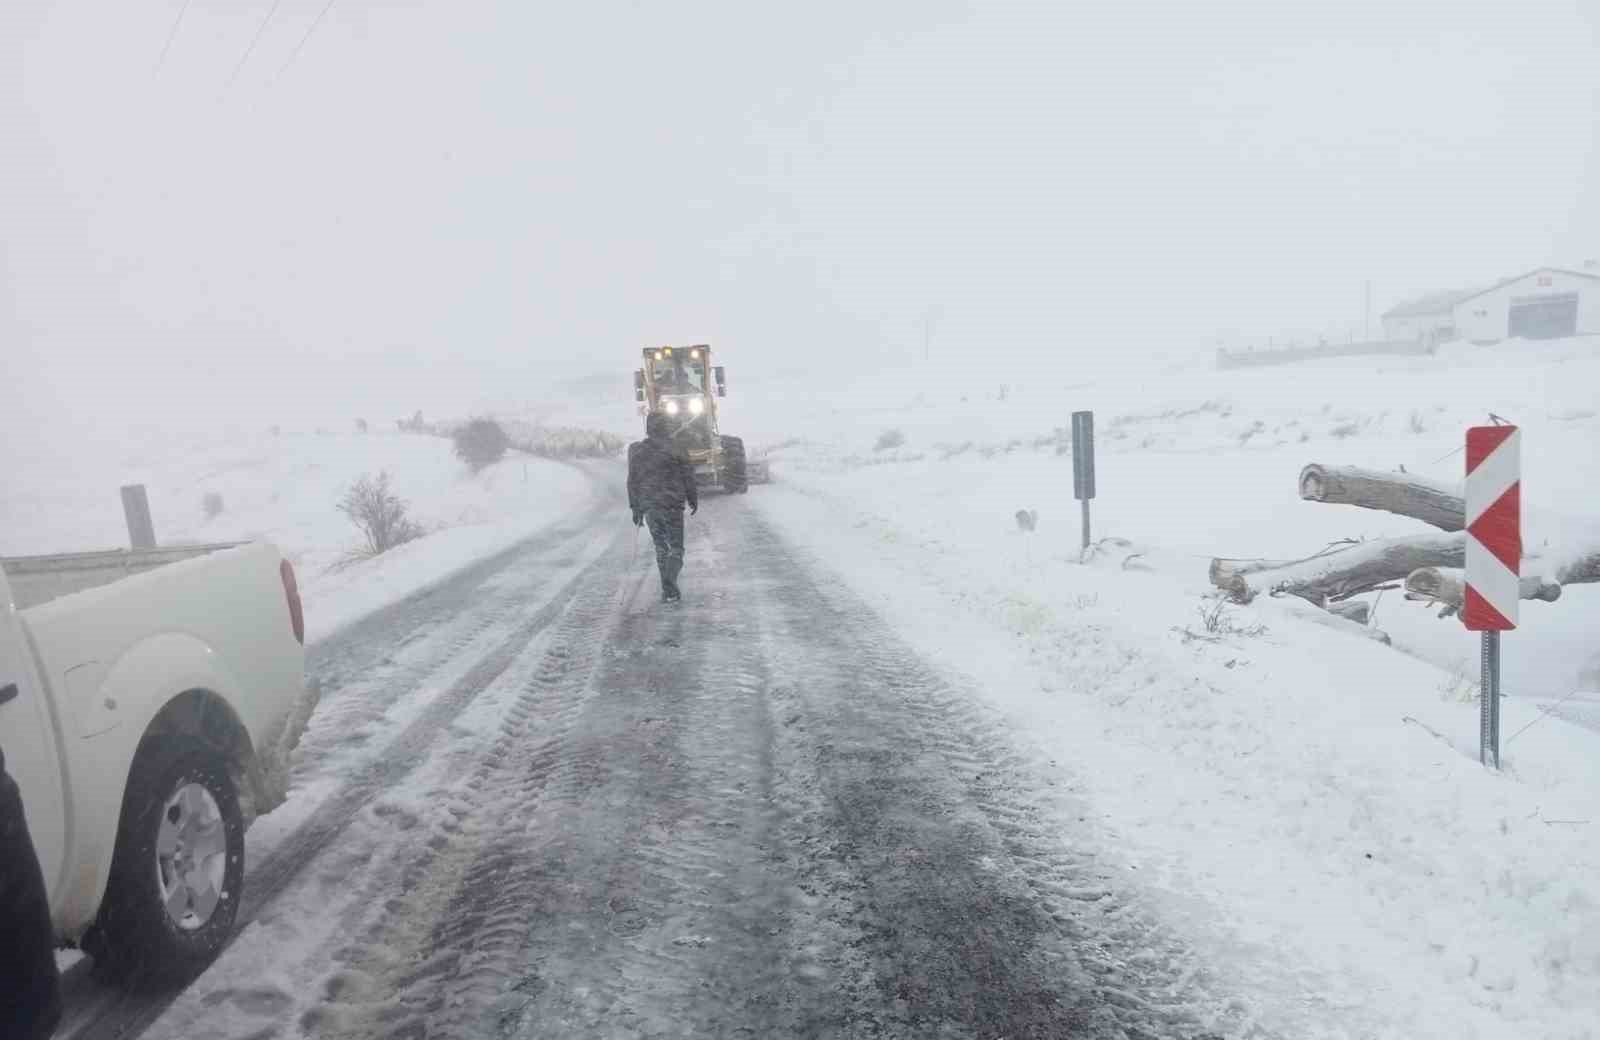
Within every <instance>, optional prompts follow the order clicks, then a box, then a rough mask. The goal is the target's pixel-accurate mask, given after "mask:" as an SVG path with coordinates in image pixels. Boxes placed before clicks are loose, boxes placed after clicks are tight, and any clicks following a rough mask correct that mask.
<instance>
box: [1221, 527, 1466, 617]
mask: <svg viewBox="0 0 1600 1040" xmlns="http://www.w3.org/2000/svg"><path fill="white" fill-rule="evenodd" d="M1464 545H1465V538H1464V536H1463V535H1461V534H1438V535H1413V536H1410V537H1405V538H1376V539H1373V540H1372V541H1367V542H1358V543H1356V544H1354V545H1351V546H1349V547H1348V548H1344V549H1338V550H1335V551H1331V552H1325V553H1320V554H1318V555H1316V556H1312V557H1308V558H1306V559H1304V560H1296V561H1294V562H1292V563H1288V564H1284V565H1282V566H1277V567H1271V568H1262V569H1259V570H1254V571H1246V572H1243V573H1240V572H1239V571H1238V570H1237V569H1224V571H1223V572H1222V573H1221V574H1219V573H1218V569H1217V566H1216V561H1213V563H1212V574H1213V579H1212V580H1213V584H1215V585H1216V586H1217V587H1218V588H1220V589H1222V590H1223V591H1224V592H1226V593H1227V594H1228V598H1230V599H1232V600H1233V601H1234V602H1235V603H1248V602H1250V601H1251V600H1252V599H1254V598H1255V597H1256V596H1258V595H1260V594H1261V593H1263V592H1265V593H1267V594H1268V595H1272V596H1281V595H1291V596H1299V597H1300V598H1301V599H1304V600H1308V601H1309V602H1311V603H1314V604H1316V605H1317V606H1319V607H1326V606H1327V604H1328V603H1330V602H1337V601H1338V600H1343V599H1349V598H1350V597H1351V596H1355V595H1359V594H1360V593H1363V592H1371V591H1372V590H1374V589H1377V588H1379V587H1382V586H1388V585H1391V584H1393V583H1397V582H1401V581H1404V580H1405V577H1406V575H1408V574H1410V573H1411V572H1412V571H1415V570H1418V569H1420V568H1423V567H1456V568H1459V567H1462V566H1464V563H1465V553H1466V550H1465V548H1464Z"/></svg>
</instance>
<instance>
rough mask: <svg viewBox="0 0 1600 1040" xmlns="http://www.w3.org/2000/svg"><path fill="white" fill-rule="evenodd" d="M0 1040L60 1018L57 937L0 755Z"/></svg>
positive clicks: (36, 1039)
mask: <svg viewBox="0 0 1600 1040" xmlns="http://www.w3.org/2000/svg"><path fill="white" fill-rule="evenodd" d="M0 936H4V937H5V938H4V939H3V940H0V1036H7V1037H18V1038H21V1040H43V1038H45V1037H48V1036H49V1035H50V1034H51V1033H52V1032H54V1031H55V1027H56V1023H57V1022H59V1021H60V1019H61V989H60V980H59V978H58V977H57V975H56V949H55V947H56V944H55V933H54V931H53V930H52V929H51V927H50V904H49V901H48V898H47V897H46V895H45V887H44V875H43V874H42V873H40V871H39V857H38V856H37V855H36V854H35V853H34V851H33V841H32V839H30V838H29V836H28V825H27V822H26V820H25V819H24V817H23V812H22V793H21V792H20V791H19V790H18V789H17V784H16V781H14V780H12V779H11V777H10V776H9V775H8V774H7V773H6V758H5V752H4V751H0Z"/></svg>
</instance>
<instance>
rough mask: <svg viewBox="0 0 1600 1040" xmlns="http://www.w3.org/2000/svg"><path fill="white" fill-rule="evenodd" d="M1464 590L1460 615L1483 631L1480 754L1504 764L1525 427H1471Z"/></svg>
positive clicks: (1489, 762) (1519, 558)
mask: <svg viewBox="0 0 1600 1040" xmlns="http://www.w3.org/2000/svg"><path fill="white" fill-rule="evenodd" d="M1465 491H1466V494H1465V499H1466V521H1467V542H1466V564H1467V581H1466V595H1465V597H1464V599H1463V601H1462V607H1461V623H1462V624H1464V625H1465V626H1466V627H1467V629H1468V630H1469V631H1473V632H1482V633H1483V695H1482V697H1483V699H1482V702H1481V706H1480V711H1479V721H1478V744H1479V747H1478V760H1479V761H1480V762H1482V763H1483V764H1484V765H1493V766H1494V767H1495V768H1496V769H1499V768H1500V633H1501V632H1506V631H1510V630H1511V629H1514V628H1516V627H1517V602H1518V600H1519V599H1520V598H1521V596H1520V584H1521V570H1522V435H1521V433H1520V432H1519V431H1518V430H1517V428H1516V427H1515V426H1474V427H1471V428H1470V429H1468V430H1467V483H1466V488H1465Z"/></svg>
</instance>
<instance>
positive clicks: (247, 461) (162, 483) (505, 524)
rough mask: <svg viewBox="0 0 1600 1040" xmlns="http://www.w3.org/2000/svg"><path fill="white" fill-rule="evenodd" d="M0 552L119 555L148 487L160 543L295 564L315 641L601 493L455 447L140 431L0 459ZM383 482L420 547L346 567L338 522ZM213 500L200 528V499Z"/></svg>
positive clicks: (380, 435)
mask: <svg viewBox="0 0 1600 1040" xmlns="http://www.w3.org/2000/svg"><path fill="white" fill-rule="evenodd" d="M6 465H7V470H8V473H7V478H6V484H5V488H6V494H5V496H4V497H3V498H0V555H3V556H21V555H28V554H35V553H52V552H78V551H87V550H93V549H109V548H117V547H120V546H125V545H126V544H127V533H126V530H125V528H124V525H123V519H122V506H121V501H120V499H119V497H118V490H117V489H118V488H119V487H120V486H122V485H124V484H134V483H142V484H144V485H145V486H146V488H147V491H148V493H149V497H150V507H151V513H152V514H153V517H154V521H155V527H156V535H157V538H158V539H159V541H160V542H161V543H162V544H183V543H196V542H226V541H234V540H243V539H253V538H266V539H268V540H270V541H272V542H274V543H276V544H277V545H278V546H279V547H280V548H281V549H282V550H283V551H284V553H285V555H287V556H288V557H289V558H290V559H291V560H292V561H293V562H294V564H295V567H296V569H297V571H298V572H299V578H300V585H301V589H302V592H303V594H304V596H305V600H306V625H307V636H308V639H310V640H311V641H312V642H315V641H316V640H318V639H321V638H324V637H326V636H327V635H328V634H329V633H331V632H333V631H335V630H336V629H338V628H340V627H341V626H343V625H346V624H348V623H350V622H352V621H354V620H356V619H358V618H360V617H361V616H363V615H365V614H367V613H370V612H371V611H373V610H375V609H377V608H379V607H381V606H383V605H384V604H386V603H390V602H394V601H395V600H398V599H400V598H402V597H404V596H406V595H407V594H409V593H411V592H414V591H416V590H417V589H419V588H422V587H425V586H427V585H429V584H431V583H433V582H435V581H438V580H440V579H441V578H443V577H445V576H446V575H448V574H450V573H451V572H453V571H456V570H459V569H460V568H461V567H464V566H466V565H467V564H470V563H471V562H473V561H474V560H477V559H481V558H482V557H484V556H488V555H491V554H492V553H494V552H496V551H498V550H500V549H503V548H505V547H507V546H509V545H511V544H512V543H514V542H515V541H517V540H518V539H519V538H523V537H526V536H527V535H529V534H532V533H533V532H535V531H538V530H539V529H540V528H542V527H545V526H547V525H549V524H550V523H552V522H554V521H556V520H559V519H562V518H564V517H567V516H569V515H571V514H573V513H575V512H578V511H579V510H581V509H582V508H583V507H584V506H585V505H586V504H587V503H588V502H589V501H590V500H591V497H592V496H593V495H594V493H595V484H594V482H593V481H592V480H590V479H589V478H587V477H585V476H584V474H583V473H582V472H581V471H579V470H577V469H575V468H573V467H571V466H565V465H561V464H559V463H555V462H549V461H545V460H541V459H533V458H528V457H526V456H522V455H510V456H507V458H506V459H504V460H503V461H501V462H500V463H498V464H496V465H494V466H491V467H489V468H487V469H485V470H484V471H482V472H481V473H478V474H476V475H474V474H472V473H471V472H470V471H469V470H468V469H467V467H466V466H465V465H464V464H463V463H462V462H461V461H460V460H459V459H457V458H456V457H455V456H454V455H453V453H452V451H451V444H450V442H449V441H447V440H444V439H441V438H437V437H431V436H423V435H402V434H398V433H390V432H375V433H371V434H356V433H292V432H287V431H285V432H283V433H282V434H279V435H273V434H271V433H268V432H265V431H261V432H247V431H232V432H228V433H223V434H211V435H201V434H189V435H183V434H175V433H170V432H163V431H159V430H149V431H143V432H137V433H134V434H132V435H130V436H129V437H128V438H127V439H125V440H122V441H120V442H117V443H99V444H80V443H73V444H71V445H70V447H69V446H67V445H59V444H58V445H40V446H37V447H35V448H33V449H31V450H29V451H26V452H21V451H19V452H17V453H16V454H14V455H13V456H12V457H11V458H9V459H8V460H7V464H6ZM380 472H387V473H388V474H389V475H390V478H391V482H392V487H393V490H394V491H395V493H397V494H398V495H399V496H400V497H401V498H402V499H404V500H405V501H406V502H407V503H409V505H410V515H411V516H412V517H413V518H414V519H416V520H417V521H419V522H420V523H421V524H422V525H423V526H424V528H425V529H426V530H427V531H428V532H429V533H428V534H427V536H426V537H424V538H422V539H420V540H419V541H416V542H413V543H411V544H408V545H404V546H401V547H399V548H397V549H394V550H392V551H390V552H389V553H386V554H384V555H383V556H381V557H379V558H376V559H371V560H364V561H356V562H350V560H349V558H350V555H351V552H352V550H354V549H355V548H356V547H357V546H359V545H360V543H361V537H360V535H359V533H358V532H357V530H356V528H355V527H354V526H352V524H351V523H350V521H349V520H348V519H347V518H346V517H345V516H344V515H343V514H342V513H340V512H339V510H338V508H337V503H338V500H339V498H340V496H341V495H342V494H343V492H344V489H345V488H347V487H348V486H349V485H350V484H351V482H352V481H354V480H356V479H358V478H360V477H361V476H363V475H373V476H376V475H377V474H378V473H380ZM208 494H216V495H220V496H221V503H222V510H221V512H220V513H218V514H217V515H215V516H214V517H208V516H207V513H206V510H205V508H204V500H205V498H206V496H207V495H208Z"/></svg>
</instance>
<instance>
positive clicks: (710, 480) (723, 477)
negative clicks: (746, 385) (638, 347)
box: [633, 343, 768, 495]
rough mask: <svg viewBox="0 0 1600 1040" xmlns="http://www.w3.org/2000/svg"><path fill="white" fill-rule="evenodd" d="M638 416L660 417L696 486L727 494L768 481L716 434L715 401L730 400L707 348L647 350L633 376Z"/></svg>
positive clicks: (739, 449)
mask: <svg viewBox="0 0 1600 1040" xmlns="http://www.w3.org/2000/svg"><path fill="white" fill-rule="evenodd" d="M633 395H634V399H635V400H636V401H638V402H639V414H640V415H649V414H650V413H651V412H660V413H661V414H662V415H665V416H666V417H667V420H668V422H669V424H670V426H671V429H672V442H673V444H675V445H676V446H678V447H679V448H680V449H681V450H682V451H683V452H684V453H685V454H686V455H688V457H689V461H690V463H692V464H693V466H694V476H695V483H696V484H698V485H699V486H700V487H707V488H718V489H720V490H722V491H726V492H729V493H730V494H741V495H742V494H744V493H745V492H747V491H749V490H750V485H751V484H752V483H755V484H764V483H766V482H767V480H768V475H767V466H766V463H764V462H759V461H757V460H754V459H751V458H749V457H748V456H747V455H746V454H745V450H744V441H743V440H742V439H741V438H739V437H729V436H725V435H724V434H723V433H722V431H720V430H719V429H718V428H717V398H719V397H727V396H728V382H727V375H726V373H725V372H724V370H723V368H722V366H721V365H712V364H711V348H710V347H709V346H707V345H706V344H703V343H702V344H698V345H695V346H688V347H646V348H645V350H644V367H643V368H640V369H637V370H635V371H634V373H633Z"/></svg>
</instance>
